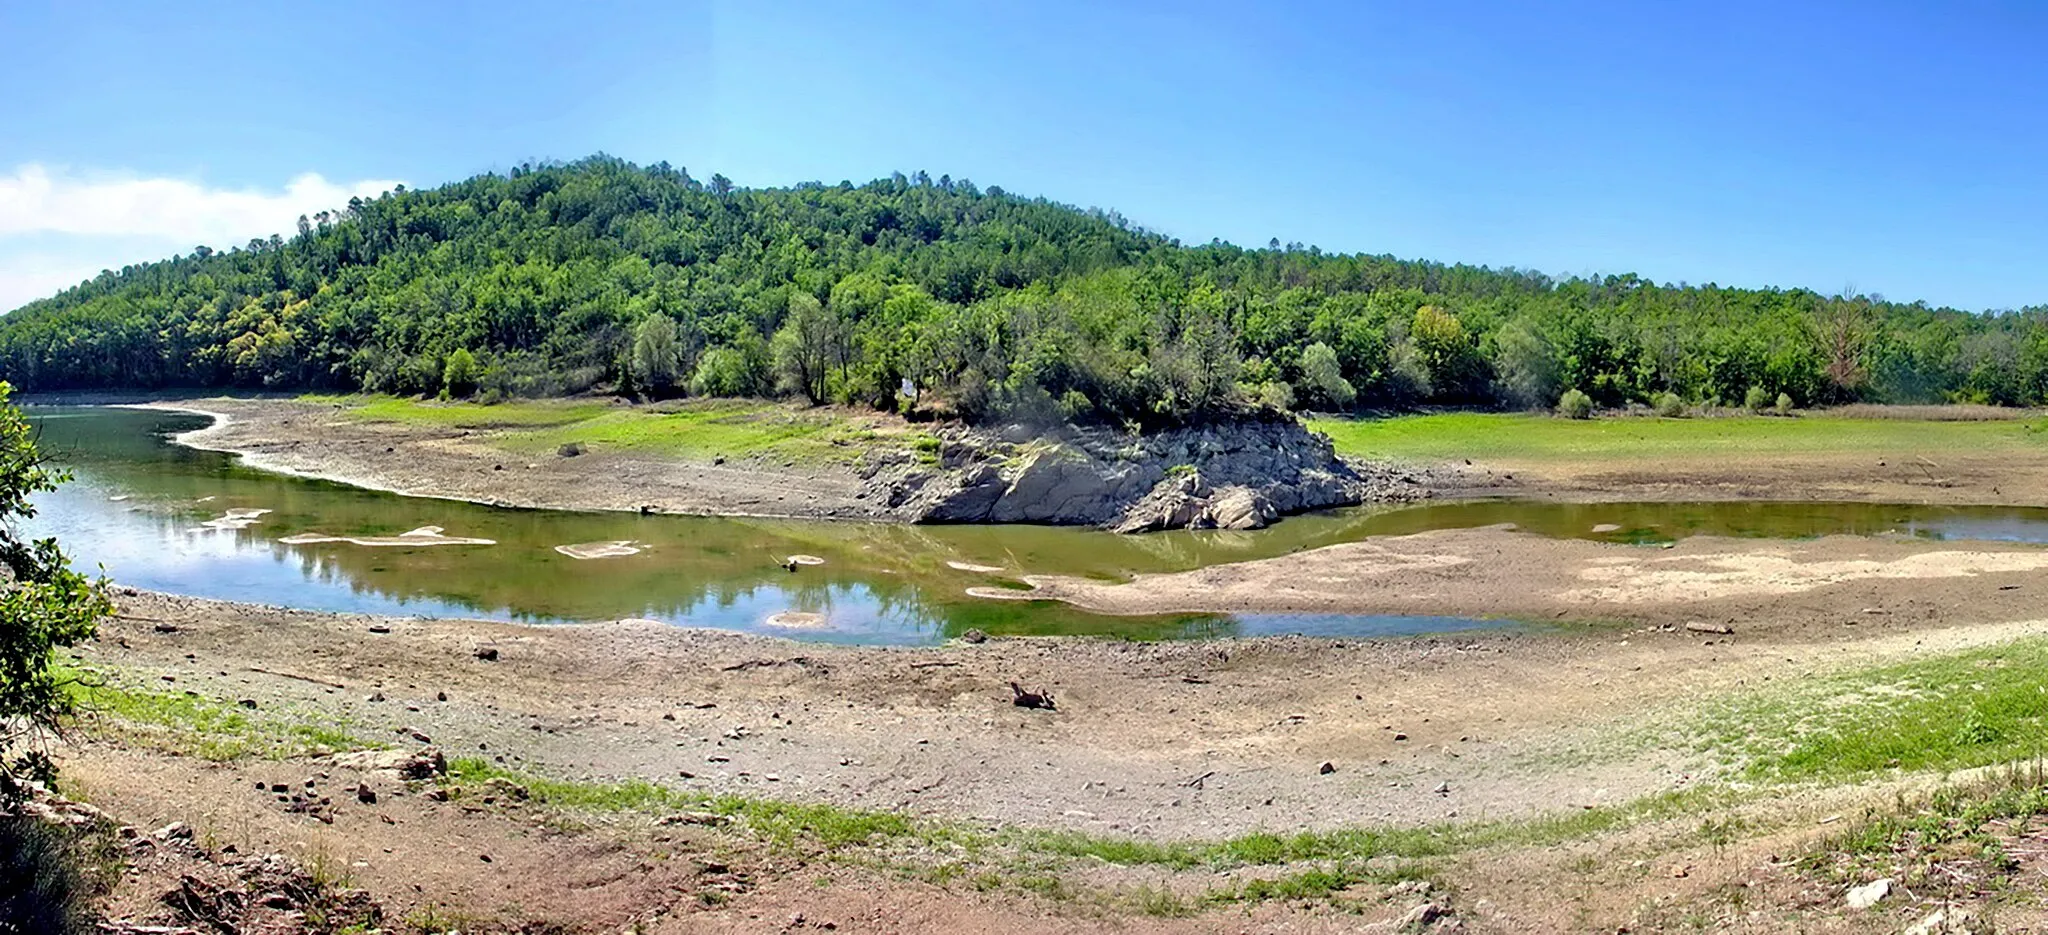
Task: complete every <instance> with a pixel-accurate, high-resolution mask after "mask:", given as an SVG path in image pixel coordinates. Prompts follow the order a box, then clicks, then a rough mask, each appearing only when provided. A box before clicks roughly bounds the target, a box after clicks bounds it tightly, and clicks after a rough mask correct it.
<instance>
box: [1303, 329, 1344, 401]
mask: <svg viewBox="0 0 2048 935" xmlns="http://www.w3.org/2000/svg"><path fill="white" fill-rule="evenodd" d="M1301 389H1302V391H1303V394H1304V395H1305V396H1306V397H1307V399H1306V401H1307V402H1308V403H1309V404H1310V405H1313V406H1328V407H1330V408H1332V409H1349V408H1351V404H1352V403H1354V402H1356V401H1357V400H1358V390H1357V388H1356V387H1353V386H1352V385H1351V381H1349V380H1346V379H1344V373H1343V370H1342V368H1340V367H1339V366H1338V365H1337V352H1336V351H1333V350H1331V349H1330V346H1329V345H1328V344H1324V343H1322V342H1321V341H1317V342H1316V343H1314V344H1311V345H1309V346H1308V347H1306V348H1303V349H1302V352H1301Z"/></svg>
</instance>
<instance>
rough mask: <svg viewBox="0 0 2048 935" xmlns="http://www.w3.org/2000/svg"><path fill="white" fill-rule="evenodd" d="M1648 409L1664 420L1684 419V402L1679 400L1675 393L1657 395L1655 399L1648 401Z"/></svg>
mask: <svg viewBox="0 0 2048 935" xmlns="http://www.w3.org/2000/svg"><path fill="white" fill-rule="evenodd" d="M1650 408H1651V409H1652V410H1653V411H1655V412H1656V413H1657V415H1659V416H1661V417H1663V418H1666V419H1682V418H1685V400H1682V399H1679V398H1678V394H1677V393H1670V392H1665V393H1658V394H1657V398H1656V399H1654V400H1651V401H1650Z"/></svg>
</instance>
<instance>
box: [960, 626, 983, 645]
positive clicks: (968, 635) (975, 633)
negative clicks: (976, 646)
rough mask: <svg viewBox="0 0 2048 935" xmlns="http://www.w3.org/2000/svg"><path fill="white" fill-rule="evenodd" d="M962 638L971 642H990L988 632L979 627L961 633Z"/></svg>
mask: <svg viewBox="0 0 2048 935" xmlns="http://www.w3.org/2000/svg"><path fill="white" fill-rule="evenodd" d="M960 639H962V640H964V641H966V642H969V643H986V642H988V634H987V633H983V632H982V631H981V630H979V629H974V630H969V631H967V632H965V633H962V634H960Z"/></svg>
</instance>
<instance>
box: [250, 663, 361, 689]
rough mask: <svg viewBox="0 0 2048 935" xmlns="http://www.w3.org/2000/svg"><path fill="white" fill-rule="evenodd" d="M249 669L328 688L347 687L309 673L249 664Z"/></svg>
mask: <svg viewBox="0 0 2048 935" xmlns="http://www.w3.org/2000/svg"><path fill="white" fill-rule="evenodd" d="M249 671H251V672H261V673H263V674H264V675H275V676H277V677H278V678H283V679H297V680H298V681H301V682H311V683H313V684H315V685H324V686H326V687H328V688H347V687H348V686H347V685H344V684H342V683H340V682H330V681H328V680H326V679H316V678H314V677H312V676H310V675H299V674H298V673H295V672H279V671H278V670H276V669H266V668H263V667H262V666H250V667H249Z"/></svg>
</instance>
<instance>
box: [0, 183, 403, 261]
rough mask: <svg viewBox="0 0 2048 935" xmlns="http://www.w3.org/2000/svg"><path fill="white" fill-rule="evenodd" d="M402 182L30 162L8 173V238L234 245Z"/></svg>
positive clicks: (1, 212)
mask: <svg viewBox="0 0 2048 935" xmlns="http://www.w3.org/2000/svg"><path fill="white" fill-rule="evenodd" d="M397 184H398V183H397V182H391V181H384V180H371V181H363V182H354V183H350V184H346V185H337V184H335V183H333V182H329V181H327V180H326V179H324V178H322V177H320V175H318V174H317V173H311V172H309V173H306V174H304V175H301V176H299V177H298V178H295V179H292V180H291V182H290V184H287V185H286V186H285V187H284V190H283V191H277V192H266V191H259V190H255V189H241V190H234V189H225V188H208V187H206V186H205V185H202V184H200V183H198V182H194V181H190V180H187V179H176V178H138V177H136V176H133V175H114V174H104V175H95V176H82V175H76V174H72V173H70V172H66V171H62V170H59V171H58V172H55V173H53V172H51V171H50V170H49V169H47V168H45V167H43V166H41V165H37V164H35V163H30V164H28V165H24V166H20V167H18V168H16V169H15V170H14V174H13V175H12V176H0V237H4V236H7V235H10V234H28V233H43V232H48V233H60V234H79V235H86V236H96V235H97V236H109V235H111V236H121V237H160V238H166V239H170V240H174V241H180V242H184V243H186V245H187V246H190V245H192V244H198V243H208V244H213V245H216V246H221V245H231V244H233V243H235V242H237V241H245V240H248V239H249V238H251V237H267V236H269V235H271V234H278V233H286V232H288V231H290V230H291V229H292V227H293V226H294V225H295V224H296V223H297V222H298V218H299V215H301V214H312V213H314V212H317V211H323V210H328V209H332V208H339V207H342V206H344V205H346V204H348V200H349V199H350V198H351V197H356V196H361V197H364V198H371V197H375V196H376V195H378V194H380V193H382V192H385V191H388V190H390V189H391V188H392V186H394V185H397Z"/></svg>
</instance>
